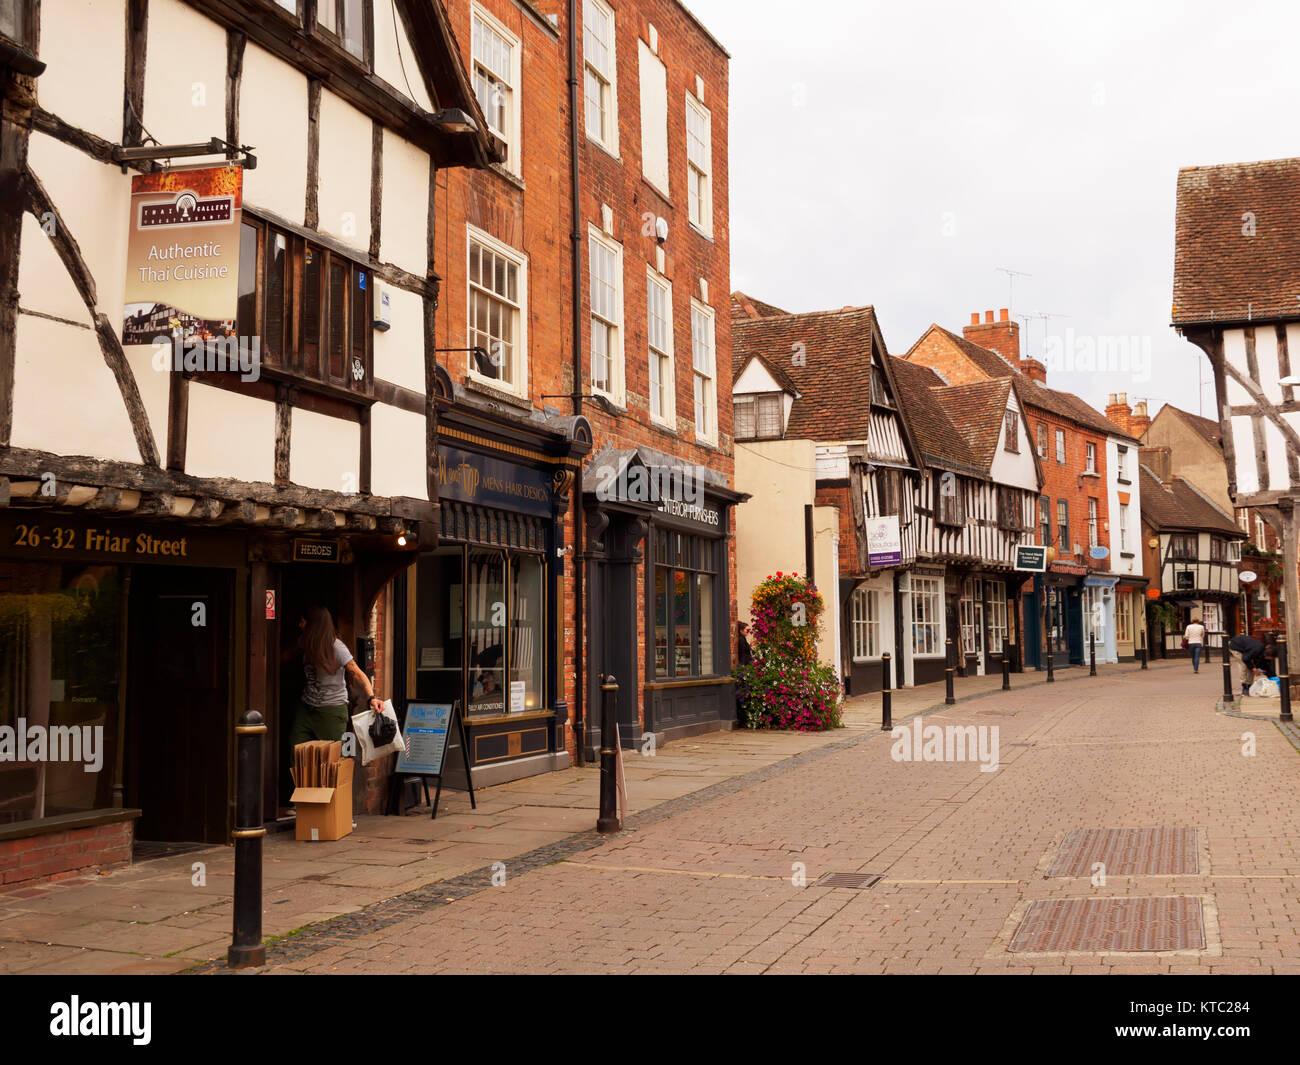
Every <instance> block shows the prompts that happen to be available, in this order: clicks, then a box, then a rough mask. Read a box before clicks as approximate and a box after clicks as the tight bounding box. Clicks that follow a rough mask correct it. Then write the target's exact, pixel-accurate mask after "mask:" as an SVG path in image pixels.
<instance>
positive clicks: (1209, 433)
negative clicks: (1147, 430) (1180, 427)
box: [1152, 403, 1223, 450]
mask: <svg viewBox="0 0 1300 1065" xmlns="http://www.w3.org/2000/svg"><path fill="white" fill-rule="evenodd" d="M1165 411H1169V413H1170V414H1172V415H1176V416H1177V417H1179V418H1181V419H1182V420H1183V422H1184V423H1186V425H1187V427H1188V428H1189V429H1191V430H1192V431H1193V432H1194V433H1196V434H1197V435H1198V436H1199V437H1201V439H1203V440H1204V441H1205V442H1206V443H1207V444H1209V445H1210V446H1212V447H1213V448H1215V450H1222V449H1223V430H1222V429H1221V428H1220V427H1219V423H1218V422H1216V421H1214V420H1213V419H1211V418H1202V417H1201V416H1200V415H1199V414H1192V413H1190V412H1189V411H1185V410H1183V409H1182V408H1181V407H1175V406H1174V405H1173V404H1172V403H1166V404H1165V405H1164V406H1163V407H1161V408H1160V409H1159V410H1158V411H1156V418H1159V417H1160V415H1162V414H1164V412H1165ZM1152 424H1155V419H1152Z"/></svg>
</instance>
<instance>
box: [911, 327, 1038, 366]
mask: <svg viewBox="0 0 1300 1065" xmlns="http://www.w3.org/2000/svg"><path fill="white" fill-rule="evenodd" d="M936 332H937V333H942V334H943V335H944V337H946V338H947V339H948V340H949V341H950V342H951V343H952V344H953V345H954V346H955V347H956V348H957V350H959V351H960V352H961V353H962V354H963V355H965V356H966V358H968V359H970V361H971V362H973V363H974V364H975V365H976V366H978V367H979V370H980V373H983V374H985V375H987V376H989V377H1014V376H1016V375H1017V374H1019V373H1020V368H1019V367H1018V366H1012V365H1011V363H1010V362H1008V361H1007V360H1006V359H1005V358H1003V357H1002V356H1001V355H1000V354H998V352H996V351H993V350H991V349H990V348H984V347H980V345H978V344H976V343H975V342H974V341H971V340H967V339H966V338H965V337H964V336H959V335H958V334H957V333H953V332H951V331H950V330H947V329H945V328H944V327H943V326H941V325H937V324H931V326H930V328H929V329H927V330H926V331H925V332H924V333H922V334H921V335H920V337H918V338H917V341H916V343H915V344H913V345H912V346H911V347H910V348H908V349H907V354H906V355H904V356H903V358H905V359H910V358H911V357H912V352H914V351H915V350H916V349H917V347H919V346H920V344H921V341H923V340H924V339H925V338H926V337H928V336H929V335H930V334H931V333H936Z"/></svg>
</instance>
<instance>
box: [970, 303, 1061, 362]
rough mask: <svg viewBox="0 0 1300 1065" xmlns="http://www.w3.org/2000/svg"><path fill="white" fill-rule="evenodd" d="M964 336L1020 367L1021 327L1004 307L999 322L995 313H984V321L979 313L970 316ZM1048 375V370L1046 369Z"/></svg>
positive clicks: (1000, 312) (999, 313)
mask: <svg viewBox="0 0 1300 1065" xmlns="http://www.w3.org/2000/svg"><path fill="white" fill-rule="evenodd" d="M961 332H962V336H964V337H965V338H966V339H967V340H969V341H970V342H971V343H972V344H978V345H979V346H980V347H982V348H988V349H989V350H990V351H996V352H997V353H998V354H999V355H1001V356H1002V357H1003V358H1004V359H1006V360H1007V361H1008V362H1009V363H1011V365H1012V366H1018V365H1020V325H1019V323H1017V322H1013V321H1011V312H1010V311H1009V310H1008V309H1007V308H1006V307H1003V308H1002V310H1000V311H998V320H997V321H996V322H995V321H994V320H993V312H992V311H985V312H984V321H982V322H981V321H980V316H979V313H978V312H975V313H972V314H971V316H970V325H968V326H966V327H965V328H964V329H963V330H962V331H961ZM1043 372H1044V375H1046V372H1047V371H1046V369H1044V371H1043Z"/></svg>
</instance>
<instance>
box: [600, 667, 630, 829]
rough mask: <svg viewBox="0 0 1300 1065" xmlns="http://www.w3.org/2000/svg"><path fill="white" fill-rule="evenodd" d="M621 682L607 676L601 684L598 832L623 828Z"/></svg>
mask: <svg viewBox="0 0 1300 1065" xmlns="http://www.w3.org/2000/svg"><path fill="white" fill-rule="evenodd" d="M617 714H618V681H617V680H615V679H614V677H613V676H607V677H605V679H604V681H602V682H601V685H600V817H599V819H598V820H597V821H596V831H597V832H617V831H619V830H620V829H621V828H622V827H623V824H622V822H620V821H619V819H618V765H617V763H616V762H615V758H616V757H617V755H618V752H617V751H616V750H615V749H614V744H616V743H617V742H618V716H617Z"/></svg>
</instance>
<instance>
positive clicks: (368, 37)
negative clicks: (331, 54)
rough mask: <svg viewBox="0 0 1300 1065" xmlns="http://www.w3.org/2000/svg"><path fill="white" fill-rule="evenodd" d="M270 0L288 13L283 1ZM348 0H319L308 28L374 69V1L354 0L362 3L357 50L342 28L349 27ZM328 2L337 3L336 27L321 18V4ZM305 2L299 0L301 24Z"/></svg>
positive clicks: (314, 7)
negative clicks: (346, 39)
mask: <svg viewBox="0 0 1300 1065" xmlns="http://www.w3.org/2000/svg"><path fill="white" fill-rule="evenodd" d="M269 2H270V3H271V5H272V6H274V7H277V8H279V9H280V10H281V11H282V12H283V13H284V14H285V15H288V14H289V11H288V9H287V8H285V7H284V6H283V5H282V4H280V3H279V2H278V0H269ZM348 2H349V0H316V3H315V5H314V6H313V10H312V14H313V15H314V16H315V18H313V19H312V20H311V22H312V24H311V25H310V26H309V27H307V32H308V33H309V34H311V35H312V36H314V37H319V38H320V39H321V40H322V41H325V42H326V43H327V44H329V45H330V46H331V47H332V48H334V49H335V50H336V51H338V52H339V53H340V54H341V55H345V56H347V57H348V59H349V60H350V61H351V62H353V63H358V64H360V65H361V66H363V67H364V68H365V69H366V70H367V71H372V70H373V69H374V54H375V46H374V41H375V18H374V14H375V12H374V4H372V3H369V2H367V0H355V2H356V3H358V4H360V5H361V12H360V14H361V52H360V54H358V53H356V52H354V51H352V49H350V48H349V47H348V46H347V45H346V44H345V43H344V34H343V33H342V32H341V30H345V29H346V28H347V19H346V17H345V16H346V13H347V5H348ZM329 4H333V5H334V20H335V21H334V27H333V28H331V27H330V26H327V25H325V24H324V23H323V22H321V20H320V12H321V10H322V8H324V7H325V6H326V5H329ZM306 6H307V5H306V3H305V0H299V7H298V20H299V24H300V25H301V24H302V23H303V22H304V21H305V18H304V16H305V15H306V10H305V9H306Z"/></svg>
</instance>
